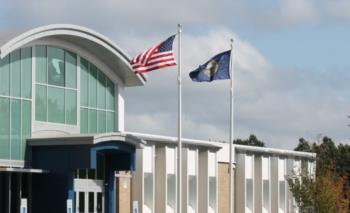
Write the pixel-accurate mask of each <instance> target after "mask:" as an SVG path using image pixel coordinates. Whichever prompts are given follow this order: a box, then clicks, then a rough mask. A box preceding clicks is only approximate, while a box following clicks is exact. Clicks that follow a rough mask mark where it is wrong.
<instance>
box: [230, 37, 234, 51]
mask: <svg viewBox="0 0 350 213" xmlns="http://www.w3.org/2000/svg"><path fill="white" fill-rule="evenodd" d="M230 42H231V49H232V48H233V43H234V40H233V38H231V39H230Z"/></svg>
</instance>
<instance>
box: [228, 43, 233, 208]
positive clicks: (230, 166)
mask: <svg viewBox="0 0 350 213" xmlns="http://www.w3.org/2000/svg"><path fill="white" fill-rule="evenodd" d="M230 41H231V54H230V76H231V88H230V140H229V143H230V153H229V154H230V165H229V169H230V171H229V174H230V175H229V178H230V179H229V196H228V197H229V201H228V203H229V209H228V210H229V213H232V210H233V205H232V197H233V195H232V193H233V183H232V178H233V140H234V139H233V138H234V132H233V129H234V104H233V103H234V102H233V82H234V72H233V53H232V52H233V39H231V40H230Z"/></svg>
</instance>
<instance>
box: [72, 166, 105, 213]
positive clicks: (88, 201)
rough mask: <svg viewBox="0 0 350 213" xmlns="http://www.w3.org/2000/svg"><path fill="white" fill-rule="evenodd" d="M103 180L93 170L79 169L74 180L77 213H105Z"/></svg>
mask: <svg viewBox="0 0 350 213" xmlns="http://www.w3.org/2000/svg"><path fill="white" fill-rule="evenodd" d="M103 189H104V187H103V180H100V179H97V173H96V171H95V170H91V169H79V170H78V171H77V172H76V176H75V179H74V192H75V193H74V195H75V200H74V205H75V207H74V208H75V212H76V213H103V212H104V205H103V203H104V193H103V192H104V191H103Z"/></svg>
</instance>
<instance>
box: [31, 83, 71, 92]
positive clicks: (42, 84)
mask: <svg viewBox="0 0 350 213" xmlns="http://www.w3.org/2000/svg"><path fill="white" fill-rule="evenodd" d="M35 84H38V85H41V86H51V87H55V88H59V89H69V90H75V91H78V89H76V88H72V87H62V86H57V85H53V84H44V83H40V82H36V83H35Z"/></svg>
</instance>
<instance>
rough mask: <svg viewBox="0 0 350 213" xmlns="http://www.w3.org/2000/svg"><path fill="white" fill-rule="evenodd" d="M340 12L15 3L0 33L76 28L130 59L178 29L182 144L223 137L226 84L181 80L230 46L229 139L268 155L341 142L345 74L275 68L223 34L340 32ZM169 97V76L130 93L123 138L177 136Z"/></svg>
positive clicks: (242, 5) (281, 5)
mask: <svg viewBox="0 0 350 213" xmlns="http://www.w3.org/2000/svg"><path fill="white" fill-rule="evenodd" d="M348 11H350V3H349V2H348V1H347V0H333V1H329V0H310V1H307V0H281V1H273V2H269V3H268V4H267V3H265V2H264V3H261V1H259V3H258V1H245V0H244V1H243V0H238V1H230V0H223V1H220V4H218V2H216V1H206V2H203V1H198V0H197V1H175V2H174V1H169V0H165V1H164V0H162V1H160V0H153V1H150V0H147V1H139V2H135V1H132V0H131V1H114V0H108V1H104V2H103V4H102V3H101V1H88V2H87V1H82V0H80V1H79V0H76V1H70V0H62V1H60V2H59V3H57V2H55V3H50V2H49V1H46V0H33V1H18V0H13V1H7V2H6V3H3V4H2V5H1V8H0V20H6V21H0V27H1V28H2V29H3V30H4V31H6V30H13V29H15V28H18V27H26V28H28V27H31V26H33V25H35V26H36V25H41V24H48V23H73V24H80V25H83V26H87V27H91V28H93V29H95V30H97V31H99V32H101V33H103V34H106V35H107V36H108V37H110V38H111V39H112V40H113V41H115V43H117V44H118V45H119V46H120V47H121V48H123V49H125V50H126V51H127V52H128V53H129V54H130V55H133V54H135V53H136V52H137V51H140V50H144V49H146V48H148V47H150V46H151V45H153V44H154V43H155V42H159V41H160V40H162V39H165V38H166V36H169V35H170V34H171V33H172V32H173V33H175V32H176V24H177V23H178V22H181V23H183V24H184V33H183V55H182V56H183V72H184V73H183V78H184V82H183V110H184V136H185V137H193V138H198V139H208V138H211V139H219V140H222V139H227V138H228V124H229V113H228V112H229V100H228V97H229V90H228V88H229V82H228V81H217V82H213V83H210V84H206V83H192V82H191V81H190V80H189V78H188V76H187V74H188V72H189V71H191V70H193V69H195V68H196V67H197V66H198V65H199V64H202V63H204V62H205V61H206V60H207V59H209V57H211V56H213V55H214V54H216V53H219V52H221V51H224V50H226V49H228V48H229V39H230V38H234V39H235V49H234V54H235V55H234V57H235V134H236V137H247V136H248V135H249V134H251V133H253V134H256V135H257V136H258V138H261V139H262V140H264V141H265V142H267V143H268V145H270V146H273V147H288V148H292V147H293V146H294V144H295V143H296V142H297V139H298V138H299V137H306V138H311V139H312V138H313V137H316V136H317V135H318V134H319V133H323V134H324V135H330V136H331V137H335V139H339V140H344V139H346V138H347V133H348V130H347V129H346V125H347V120H346V112H347V111H348V106H349V105H350V101H349V98H348V97H350V92H348V91H350V90H349V89H350V88H349V86H348V82H349V79H350V76H349V75H350V74H348V73H346V72H340V71H338V72H336V74H334V73H333V72H332V71H326V72H324V73H321V72H316V71H312V70H300V69H295V68H290V67H282V68H281V67H277V66H276V65H274V64H271V62H270V61H269V60H267V59H266V58H265V57H264V55H263V54H262V53H261V52H259V51H258V49H257V48H256V47H255V46H254V45H252V44H251V43H250V42H248V41H245V40H243V39H242V38H240V37H238V36H237V34H236V33H234V31H233V30H230V29H229V28H231V29H232V28H233V26H235V27H236V26H238V27H242V28H244V27H246V28H248V29H253V30H255V31H254V32H259V30H262V31H269V30H272V31H275V30H281V29H283V28H284V29H285V28H287V29H291V28H292V27H294V26H298V25H304V24H309V25H310V24H311V25H312V24H324V23H335V24H338V23H348V21H349V20H350V13H349V12H348ZM309 25H308V26H309ZM208 29H210V30H208ZM259 36H260V34H259ZM275 54H278V53H275ZM329 54H330V55H331V54H332V53H329ZM176 89H177V88H176V68H170V69H164V70H160V71H155V72H154V73H151V74H150V75H149V82H148V83H147V85H145V86H144V87H137V88H128V89H127V90H126V113H127V114H126V119H127V120H126V128H127V130H130V131H140V132H146V133H154V134H163V135H176V118H177V117H176V109H177V102H176V100H177V99H176V94H177V93H176Z"/></svg>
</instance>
